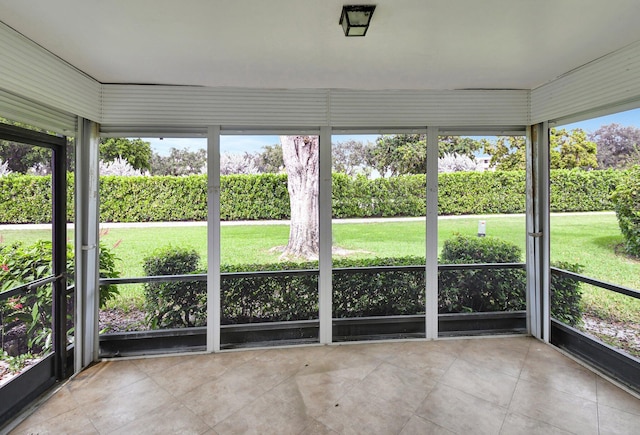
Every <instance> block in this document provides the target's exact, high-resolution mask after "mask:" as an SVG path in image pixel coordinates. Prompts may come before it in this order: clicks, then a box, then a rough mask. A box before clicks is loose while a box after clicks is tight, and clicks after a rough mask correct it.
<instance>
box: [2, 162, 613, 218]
mask: <svg viewBox="0 0 640 435" xmlns="http://www.w3.org/2000/svg"><path fill="white" fill-rule="evenodd" d="M624 174H625V172H624V171H612V170H607V171H582V170H554V171H551V191H552V192H551V210H552V211H560V212H562V211H597V210H613V204H612V202H611V194H612V193H613V191H614V190H615V188H616V186H617V185H618V183H619V181H620V180H621V178H622V177H623V176H624ZM68 180H69V185H70V186H73V174H70V175H69V177H68ZM220 183H221V186H220V199H221V209H220V213H221V218H222V220H258V219H287V218H288V217H289V194H288V192H287V176H286V175H284V174H262V175H227V176H222V177H221V179H220ZM425 183H426V177H425V176H424V175H403V176H399V177H392V178H378V179H375V180H368V179H367V178H365V177H363V176H359V177H353V178H352V177H349V176H347V175H345V174H333V216H334V217H336V218H354V217H392V216H423V215H424V213H425V208H426V204H425V190H426V184H425ZM206 193H207V178H206V176H205V175H191V176H187V177H170V176H163V177H118V176H105V177H101V178H100V219H101V221H103V222H152V221H157V222H162V221H202V220H206V217H207V201H206ZM50 204H51V178H50V177H37V176H26V175H13V174H12V175H9V176H5V177H0V223H47V222H50V220H51V205H50ZM67 205H68V210H69V220H72V219H73V216H72V213H73V189H69V191H68V198H67ZM438 209H439V213H440V214H442V215H460V214H491V213H523V212H524V211H525V173H524V172H523V171H514V172H501V171H498V172H454V173H442V174H439V204H438Z"/></svg>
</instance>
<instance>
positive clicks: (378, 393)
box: [358, 363, 436, 412]
mask: <svg viewBox="0 0 640 435" xmlns="http://www.w3.org/2000/svg"><path fill="white" fill-rule="evenodd" d="M435 385H436V382H435V380H434V379H430V378H429V377H428V376H424V375H422V374H419V373H414V372H413V371H412V370H406V369H399V368H398V367H396V366H394V365H391V364H388V363H382V364H380V365H379V366H378V367H377V368H376V369H375V370H374V371H372V372H371V373H369V375H368V376H367V377H366V378H364V379H363V380H362V381H361V382H360V384H359V386H358V388H361V389H362V390H363V391H364V392H365V394H367V395H368V396H369V398H370V399H369V400H371V401H374V402H376V403H377V404H378V405H380V406H382V407H387V408H388V407H396V406H401V407H402V408H403V409H406V410H408V411H411V412H414V411H415V410H416V409H417V408H418V406H419V405H420V404H421V403H422V401H423V400H424V399H425V397H427V394H429V392H430V391H431V390H432V389H433V387H435Z"/></svg>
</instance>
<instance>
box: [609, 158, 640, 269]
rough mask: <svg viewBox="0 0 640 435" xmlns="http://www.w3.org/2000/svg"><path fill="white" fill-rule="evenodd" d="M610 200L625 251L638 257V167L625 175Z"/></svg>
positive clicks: (639, 208)
mask: <svg viewBox="0 0 640 435" xmlns="http://www.w3.org/2000/svg"><path fill="white" fill-rule="evenodd" d="M612 199H613V202H614V204H615V211H616V216H617V217H618V225H620V231H621V232H622V237H623V238H624V247H625V251H626V252H627V253H628V254H629V255H633V256H635V257H640V166H634V167H633V168H632V169H630V170H629V171H628V172H627V173H626V175H625V176H624V177H623V178H622V180H621V182H620V183H619V184H618V187H617V188H616V190H615V192H614V194H613V197H612Z"/></svg>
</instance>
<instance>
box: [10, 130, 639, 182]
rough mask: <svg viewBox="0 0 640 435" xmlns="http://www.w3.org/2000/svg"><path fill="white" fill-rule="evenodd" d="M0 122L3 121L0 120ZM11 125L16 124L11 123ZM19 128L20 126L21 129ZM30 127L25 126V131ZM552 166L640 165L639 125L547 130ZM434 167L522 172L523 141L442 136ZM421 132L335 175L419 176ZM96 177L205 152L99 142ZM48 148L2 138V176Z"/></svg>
mask: <svg viewBox="0 0 640 435" xmlns="http://www.w3.org/2000/svg"><path fill="white" fill-rule="evenodd" d="M0 122H8V121H6V120H3V119H2V118H0ZM14 124H15V123H14ZM19 125H20V126H23V125H22V124H19ZM23 127H28V126H23ZM550 147H551V155H550V161H551V168H552V169H572V168H581V169H611V168H613V169H626V168H630V167H632V166H633V165H636V164H640V128H637V127H632V126H627V127H625V126H621V125H618V124H609V125H604V126H602V127H600V128H599V129H598V130H596V131H595V132H594V133H592V134H587V133H586V132H585V131H583V130H581V129H574V130H566V129H551V135H550ZM73 148H74V143H73V138H70V139H69V141H68V149H69V152H68V165H67V167H68V170H69V171H73V169H74V158H73ZM438 153H439V170H440V171H442V172H455V171H461V170H462V171H470V170H476V169H478V168H479V162H478V160H477V156H478V155H484V156H486V158H489V159H490V162H489V165H490V168H491V169H494V170H499V171H500V170H507V171H508V170H519V169H524V168H525V165H526V161H525V138H524V137H522V136H500V137H497V138H495V139H491V140H490V139H487V138H472V137H462V136H441V137H440V138H439V146H438ZM426 154H427V153H426V135H423V134H398V135H381V136H379V137H378V138H377V139H376V140H375V142H366V143H364V142H359V141H353V140H350V141H345V142H337V143H334V144H333V147H332V165H333V171H334V172H341V173H345V174H347V175H351V176H354V175H365V176H367V177H371V176H380V177H391V176H398V175H406V174H422V173H424V172H425V170H426V159H427V155H426ZM100 160H101V173H103V174H105V175H106V174H112V175H125V174H127V175H142V174H148V175H173V176H184V175H191V174H198V173H205V172H206V168H207V166H206V165H207V152H206V150H204V149H198V150H189V149H176V148H171V149H170V150H169V154H168V155H160V154H158V153H155V152H153V150H152V149H151V144H150V143H149V142H146V141H144V140H142V139H127V138H103V139H101V141H100ZM50 161H51V151H50V150H48V149H45V148H40V147H34V146H30V145H24V144H19V143H16V142H10V141H0V175H3V174H8V173H11V172H15V173H22V174H26V173H31V174H37V175H45V174H48V173H50V164H51V163H50ZM281 172H284V160H283V156H282V146H281V145H280V144H273V145H267V146H264V147H263V148H262V149H261V150H260V151H259V152H255V153H248V152H245V153H242V154H232V153H223V154H222V155H221V174H222V175H229V174H258V173H281Z"/></svg>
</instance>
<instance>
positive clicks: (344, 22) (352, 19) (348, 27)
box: [340, 5, 376, 36]
mask: <svg viewBox="0 0 640 435" xmlns="http://www.w3.org/2000/svg"><path fill="white" fill-rule="evenodd" d="M375 9H376V5H345V6H342V15H340V25H341V26H342V30H344V36H364V35H366V34H367V29H369V23H370V22H371V17H372V16H373V11H374V10H375Z"/></svg>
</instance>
